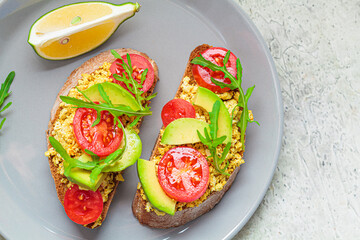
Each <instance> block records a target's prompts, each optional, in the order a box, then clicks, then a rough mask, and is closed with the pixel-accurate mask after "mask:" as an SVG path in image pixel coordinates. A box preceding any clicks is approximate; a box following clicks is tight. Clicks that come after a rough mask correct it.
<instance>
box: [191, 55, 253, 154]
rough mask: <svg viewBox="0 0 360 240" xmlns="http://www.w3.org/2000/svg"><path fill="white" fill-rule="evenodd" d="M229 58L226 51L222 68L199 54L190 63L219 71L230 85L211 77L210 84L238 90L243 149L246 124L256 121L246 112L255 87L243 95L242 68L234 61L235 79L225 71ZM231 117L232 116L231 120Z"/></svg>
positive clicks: (239, 124) (239, 123)
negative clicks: (228, 80) (229, 81)
mask: <svg viewBox="0 0 360 240" xmlns="http://www.w3.org/2000/svg"><path fill="white" fill-rule="evenodd" d="M229 57H230V51H228V52H227V53H226V55H225V57H224V60H223V66H218V65H216V64H214V63H212V62H210V61H208V60H206V59H205V58H204V57H203V56H202V55H201V54H200V57H196V58H194V59H193V60H192V61H191V63H193V64H198V65H200V66H203V67H207V68H209V69H211V70H213V71H221V72H223V73H224V74H225V78H228V79H230V80H231V83H229V84H226V83H223V82H219V81H217V80H215V79H214V78H213V77H211V82H213V83H214V84H215V85H217V86H220V87H221V88H224V87H228V88H230V89H231V90H234V89H238V90H239V93H240V97H239V101H238V103H237V105H236V107H240V108H242V112H241V116H240V120H239V121H238V123H237V126H238V127H239V128H240V134H241V137H240V140H241V143H242V146H243V149H245V132H246V127H247V124H248V122H250V123H251V122H256V121H252V120H250V118H249V110H248V106H247V103H248V100H249V98H250V96H251V94H252V92H253V90H254V88H255V85H254V86H252V87H250V88H248V89H247V90H246V94H244V91H243V89H242V87H241V82H242V79H241V78H242V66H241V63H240V59H236V69H237V75H236V78H235V77H234V76H233V75H231V73H229V71H228V70H227V69H226V64H227V62H228V61H229ZM236 107H235V108H236ZM235 108H234V109H235ZM233 112H234V111H233ZM233 117H234V116H233V114H232V118H233ZM256 123H257V124H258V125H260V124H259V123H258V122H256Z"/></svg>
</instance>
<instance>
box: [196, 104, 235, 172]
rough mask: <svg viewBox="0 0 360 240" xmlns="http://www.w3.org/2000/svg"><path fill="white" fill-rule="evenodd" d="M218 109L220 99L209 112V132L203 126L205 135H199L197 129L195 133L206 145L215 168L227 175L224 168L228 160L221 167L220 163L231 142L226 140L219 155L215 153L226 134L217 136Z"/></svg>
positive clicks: (223, 159)
mask: <svg viewBox="0 0 360 240" xmlns="http://www.w3.org/2000/svg"><path fill="white" fill-rule="evenodd" d="M219 111H220V101H219V100H217V101H216V102H215V103H214V105H213V108H212V111H211V112H209V117H210V124H209V126H210V127H209V129H210V133H209V132H208V130H207V128H204V135H205V136H203V135H201V133H200V132H199V131H197V134H198V136H199V138H200V141H201V142H202V143H203V144H204V145H206V146H207V147H208V149H209V151H210V157H211V158H212V159H213V163H214V167H215V169H216V170H217V171H218V172H220V173H221V174H224V175H227V176H229V174H228V173H227V172H226V169H227V167H228V166H229V163H230V162H228V163H227V164H226V165H225V166H224V167H223V168H221V164H222V163H223V162H224V161H225V158H226V156H227V154H228V153H229V150H230V147H231V142H228V143H227V144H226V145H225V148H224V151H223V152H222V154H221V156H219V155H218V154H217V147H218V146H219V145H220V144H222V143H223V142H224V141H225V139H226V136H221V137H217V131H218V128H219V126H218V118H219Z"/></svg>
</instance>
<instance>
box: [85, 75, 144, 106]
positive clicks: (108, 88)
mask: <svg viewBox="0 0 360 240" xmlns="http://www.w3.org/2000/svg"><path fill="white" fill-rule="evenodd" d="M99 84H100V85H101V86H102V87H103V89H104V91H105V92H106V94H107V95H108V96H109V99H110V101H111V103H112V104H123V105H126V106H129V107H131V109H132V110H134V111H138V110H140V106H139V104H138V103H137V101H136V100H135V98H134V97H133V96H132V95H131V93H129V92H128V91H127V90H125V88H123V87H122V86H120V85H118V84H116V83H111V82H104V83H98V84H95V85H93V86H91V87H89V88H87V89H85V90H84V91H83V93H84V94H85V95H86V96H87V97H88V98H90V100H91V101H93V102H104V99H103V98H102V97H101V95H100V93H99V89H98V85H99Z"/></svg>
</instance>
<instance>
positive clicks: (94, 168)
mask: <svg viewBox="0 0 360 240" xmlns="http://www.w3.org/2000/svg"><path fill="white" fill-rule="evenodd" d="M118 122H119V125H118V126H119V127H121V128H122V130H123V132H124V134H125V130H124V127H123V126H122V124H121V122H120V120H118ZM49 141H50V144H51V146H52V147H53V148H54V149H55V151H56V152H58V153H59V154H60V156H61V157H62V158H63V159H64V161H66V162H67V164H68V166H67V167H66V168H65V172H64V175H65V176H66V177H69V174H70V171H71V169H73V168H81V169H85V170H89V171H91V173H90V181H91V182H92V183H94V182H95V181H96V179H97V178H98V176H99V174H100V173H101V172H102V170H103V169H104V168H105V167H107V166H109V165H111V164H113V163H114V162H116V161H117V160H118V159H119V158H120V157H121V155H122V154H123V153H124V151H125V148H126V144H127V141H126V136H124V141H125V142H124V145H123V147H122V148H119V149H117V150H116V151H115V152H113V153H111V154H110V155H109V156H107V157H106V158H105V159H100V158H99V156H97V155H96V154H95V153H93V152H91V151H90V150H88V149H85V152H86V153H87V154H89V155H90V156H91V157H92V159H93V161H89V162H82V161H80V160H78V159H75V158H71V157H70V156H69V154H68V153H67V152H66V150H65V149H64V147H63V146H62V145H61V143H60V142H59V141H58V140H56V139H55V138H54V137H51V136H50V137H49Z"/></svg>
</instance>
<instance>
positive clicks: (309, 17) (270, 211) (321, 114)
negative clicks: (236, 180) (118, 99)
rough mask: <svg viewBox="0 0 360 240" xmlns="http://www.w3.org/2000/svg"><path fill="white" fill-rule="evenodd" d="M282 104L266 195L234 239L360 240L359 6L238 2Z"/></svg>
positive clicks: (335, 1)
mask: <svg viewBox="0 0 360 240" xmlns="http://www.w3.org/2000/svg"><path fill="white" fill-rule="evenodd" d="M237 2H238V3H239V4H240V6H241V7H242V9H243V10H244V11H245V12H246V13H247V14H248V15H249V17H250V18H251V19H252V20H253V22H254V23H255V25H256V26H257V28H258V29H259V30H260V32H261V34H262V35H263V37H264V39H265V41H266V43H267V44H268V46H269V48H270V51H271V54H272V56H273V58H274V61H275V65H276V67H277V71H278V74H279V78H280V85H281V89H282V97H283V101H284V122H285V124H284V137H283V142H282V150H281V154H280V158H279V163H278V167H277V169H276V172H275V175H274V178H273V181H272V183H271V185H270V188H269V190H268V192H267V194H266V196H265V198H264V200H263V202H262V203H261V205H260V207H259V208H258V210H257V211H256V212H255V214H254V216H253V217H252V218H251V220H250V221H249V222H248V223H247V225H246V226H245V227H244V228H243V229H242V231H240V232H239V233H238V234H237V235H236V237H234V239H236V240H238V239H359V238H360V200H359V197H360V188H359V187H360V156H359V155H360V154H359V151H360V127H359V122H360V112H359V111H360V44H359V43H360V1H358V0H350V1H341V0H313V1H306V0H290V1H285V0H270V1H269V0H257V1H252V0H251V1H250V0H237Z"/></svg>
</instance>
